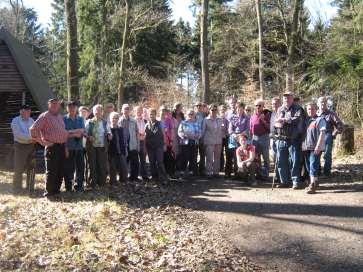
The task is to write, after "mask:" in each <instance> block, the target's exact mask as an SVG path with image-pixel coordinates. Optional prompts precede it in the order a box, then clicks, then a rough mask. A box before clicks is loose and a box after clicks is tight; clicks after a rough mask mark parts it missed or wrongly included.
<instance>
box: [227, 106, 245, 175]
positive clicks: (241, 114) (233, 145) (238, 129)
mask: <svg viewBox="0 0 363 272" xmlns="http://www.w3.org/2000/svg"><path fill="white" fill-rule="evenodd" d="M249 126H250V118H249V117H248V116H247V115H246V114H245V104H244V103H243V102H239V103H238V105H237V114H235V115H233V116H232V117H231V120H230V122H229V126H228V134H229V142H228V152H227V156H226V167H225V175H226V177H227V178H230V177H231V174H232V172H233V173H234V174H237V170H238V167H237V158H236V149H237V147H238V140H237V135H238V134H240V133H245V134H247V135H249Z"/></svg>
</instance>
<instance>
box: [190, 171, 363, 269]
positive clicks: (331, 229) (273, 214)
mask: <svg viewBox="0 0 363 272" xmlns="http://www.w3.org/2000/svg"><path fill="white" fill-rule="evenodd" d="M359 171H361V170H359ZM360 173H362V172H360ZM347 179H348V180H347ZM338 181H339V183H337V182H338ZM184 189H185V192H186V193H187V194H188V198H187V200H186V201H187V205H188V206H189V207H192V208H193V209H197V210H201V211H203V213H204V214H205V215H206V217H207V218H208V220H209V221H210V223H211V224H214V225H215V226H216V227H219V228H220V229H221V230H222V231H224V232H225V235H226V237H227V238H228V240H230V241H231V243H233V244H235V245H236V246H237V247H238V248H239V249H241V250H242V251H244V252H245V253H246V255H247V256H248V257H250V258H251V260H253V262H255V263H257V264H258V265H261V266H262V268H263V270H265V271H275V270H277V271H294V272H296V271H332V272H333V271H334V272H338V271H352V272H353V271H354V272H355V271H363V258H362V253H363V179H362V178H361V176H360V177H359V178H355V179H352V178H351V176H344V174H343V175H340V176H339V177H336V178H335V179H331V180H326V181H325V183H324V184H322V187H321V191H320V192H319V193H318V194H316V195H307V194H305V193H304V191H293V190H291V189H274V190H273V191H272V190H271V187H270V185H267V184H266V185H265V186H260V187H259V188H250V187H247V186H245V185H244V184H243V183H240V182H236V181H224V180H222V179H221V180H213V181H212V180H198V181H193V182H190V183H188V185H186V186H185V187H184Z"/></svg>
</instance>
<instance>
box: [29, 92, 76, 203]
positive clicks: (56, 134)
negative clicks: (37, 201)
mask: <svg viewBox="0 0 363 272" xmlns="http://www.w3.org/2000/svg"><path fill="white" fill-rule="evenodd" d="M60 109H61V102H60V101H59V99H57V98H52V99H50V100H49V101H48V111H46V112H43V113H42V114H40V115H39V117H38V119H37V120H36V121H35V122H34V124H33V125H32V126H31V127H30V130H29V131H30V134H31V136H32V139H33V141H36V142H38V143H39V144H41V145H43V146H44V147H45V167H46V184H45V192H44V196H46V197H51V196H54V195H57V194H59V193H60V188H61V185H62V179H63V177H64V161H65V156H66V146H65V143H66V142H67V140H68V138H72V137H77V138H79V137H81V133H79V132H73V131H67V130H66V129H65V124H64V120H63V116H62V115H61V114H60Z"/></svg>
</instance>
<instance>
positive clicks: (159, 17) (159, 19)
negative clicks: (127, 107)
mask: <svg viewBox="0 0 363 272" xmlns="http://www.w3.org/2000/svg"><path fill="white" fill-rule="evenodd" d="M121 12H122V14H123V16H122V17H123V18H124V20H123V31H122V45H121V48H120V50H119V52H120V65H119V72H118V84H117V85H118V86H117V107H118V108H119V109H120V108H121V106H122V103H123V100H124V93H125V82H126V78H127V74H126V66H127V62H126V56H127V55H129V57H130V62H131V63H132V48H133V44H132V43H133V38H134V37H135V36H136V35H137V33H138V32H140V31H143V30H146V29H149V28H155V27H157V26H159V25H160V24H161V23H163V22H165V21H166V20H167V17H166V16H165V14H163V13H161V12H159V11H157V10H156V9H155V8H154V3H153V0H150V5H148V6H147V7H145V5H135V4H134V2H133V1H131V0H124V6H123V7H122V8H121V9H120V12H116V13H115V16H114V19H115V21H116V23H115V24H116V25H119V23H120V22H118V21H117V20H118V18H119V17H120V16H119V15H120V13H121Z"/></svg>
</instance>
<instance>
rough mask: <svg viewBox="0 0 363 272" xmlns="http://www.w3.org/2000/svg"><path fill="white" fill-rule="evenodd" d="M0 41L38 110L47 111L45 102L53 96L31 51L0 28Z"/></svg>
mask: <svg viewBox="0 0 363 272" xmlns="http://www.w3.org/2000/svg"><path fill="white" fill-rule="evenodd" d="M0 40H2V41H4V42H5V44H6V45H7V46H8V48H9V51H10V53H11V55H12V56H13V58H14V60H15V63H16V66H17V68H18V70H19V72H20V73H21V75H22V77H23V79H24V82H25V84H26V86H27V88H28V89H29V91H30V93H31V95H32V97H33V99H34V102H35V103H36V105H37V106H38V108H39V110H41V111H45V110H47V102H48V100H49V99H50V98H53V97H54V96H55V95H54V93H53V92H52V90H51V89H50V87H49V85H48V82H47V80H46V78H45V77H44V75H43V73H42V71H41V69H40V67H39V65H38V64H37V63H36V62H35V59H34V56H33V53H32V51H31V50H30V49H29V48H27V47H26V46H25V45H24V44H21V43H20V42H19V41H18V40H17V39H15V38H14V37H13V36H12V35H11V34H10V33H9V32H8V31H7V30H6V29H5V28H3V27H0Z"/></svg>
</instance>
